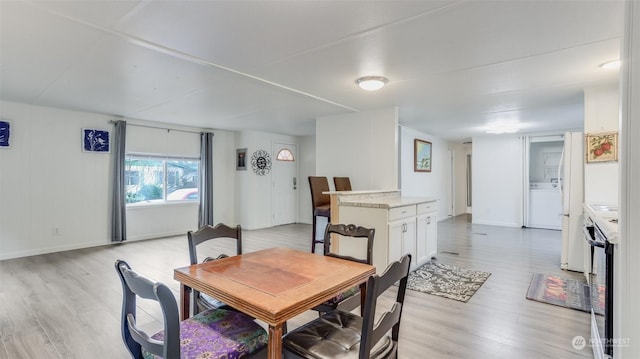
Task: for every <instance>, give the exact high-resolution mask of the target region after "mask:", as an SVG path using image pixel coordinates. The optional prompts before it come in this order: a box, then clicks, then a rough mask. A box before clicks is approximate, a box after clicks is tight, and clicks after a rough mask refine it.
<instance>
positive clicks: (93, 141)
mask: <svg viewBox="0 0 640 359" xmlns="http://www.w3.org/2000/svg"><path fill="white" fill-rule="evenodd" d="M82 151H84V152H102V153H108V152H109V131H107V130H96V129H87V128H83V129H82Z"/></svg>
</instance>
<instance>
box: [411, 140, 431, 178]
mask: <svg viewBox="0 0 640 359" xmlns="http://www.w3.org/2000/svg"><path fill="white" fill-rule="evenodd" d="M413 170H414V171H415V172H431V142H429V141H423V140H419V139H417V138H416V139H415V140H413Z"/></svg>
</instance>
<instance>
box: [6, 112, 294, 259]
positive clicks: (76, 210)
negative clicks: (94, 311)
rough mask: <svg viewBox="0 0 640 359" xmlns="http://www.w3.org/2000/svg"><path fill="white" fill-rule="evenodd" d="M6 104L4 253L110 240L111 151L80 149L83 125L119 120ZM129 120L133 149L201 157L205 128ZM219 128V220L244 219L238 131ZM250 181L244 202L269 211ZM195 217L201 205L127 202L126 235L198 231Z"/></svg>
mask: <svg viewBox="0 0 640 359" xmlns="http://www.w3.org/2000/svg"><path fill="white" fill-rule="evenodd" d="M0 105H1V106H0V110H1V112H0V118H2V120H4V121H10V122H11V124H12V133H11V148H8V149H6V148H3V149H1V150H0V259H7V258H15V257H22V256H29V255H36V254H43V253H50V252H57V251H63V250H70V249H76V248H86V247H92V246H98V245H105V244H109V243H111V242H110V238H111V234H110V213H111V207H110V203H111V199H110V196H109V193H110V188H111V180H110V175H111V172H110V171H111V166H112V164H111V154H104V153H86V152H82V151H81V129H82V128H97V129H112V128H113V125H112V124H111V123H110V121H111V120H116V119H118V118H116V117H113V116H108V115H102V114H95V113H87V112H79V111H71V110H63V109H57V108H51V107H41V106H31V105H27V104H22V103H15V102H6V101H3V102H1V103H0ZM125 120H127V123H128V124H129V125H128V126H127V151H134V152H139V153H155V154H173V155H185V156H195V157H197V156H199V147H200V145H199V134H198V133H190V132H199V131H200V130H201V129H194V128H184V127H177V126H170V125H167V124H159V123H150V122H146V121H139V120H133V119H125ZM136 125H138V126H136ZM140 125H142V126H158V127H169V128H173V129H177V130H179V129H183V130H187V132H182V131H167V130H166V129H156V128H150V127H141V126H140ZM213 132H214V171H213V175H214V194H213V201H214V221H215V222H216V223H217V222H224V223H230V224H236V223H240V220H239V219H238V220H236V218H240V217H236V216H235V211H236V208H235V205H236V202H235V198H236V192H239V193H243V191H242V190H243V189H244V188H245V187H239V186H238V185H236V179H237V177H236V171H235V148H236V147H240V146H236V145H235V140H236V138H235V136H236V133H235V132H228V131H218V130H215V131H213ZM260 136H261V135H256V136H255V137H258V138H259V137H260ZM271 137H273V138H279V136H273V135H269V138H271ZM287 138H289V137H287ZM257 142H259V143H261V142H260V141H257ZM268 143H269V147H267V149H270V148H271V147H270V142H268ZM252 147H253V148H256V146H255V145H253V144H252ZM239 172H240V171H238V173H239ZM247 172H248V171H247ZM252 174H253V173H252ZM254 176H255V175H254ZM255 177H258V176H255ZM249 187H250V188H252V189H254V193H253V194H255V193H257V195H254V196H246V198H247V201H246V203H242V204H241V206H240V208H252V207H253V206H256V205H258V206H259V207H260V208H263V207H264V208H268V210H269V213H270V210H271V207H270V205H271V204H270V203H271V202H270V198H271V197H270V192H268V195H264V196H263V195H262V194H261V193H260V191H258V190H255V187H256V186H255V185H254V184H253V183H250V185H249ZM269 188H270V187H269ZM197 221H198V204H196V203H190V204H186V203H181V204H171V205H162V206H138V207H128V208H127V238H128V240H129V241H134V240H140V239H147V238H157V237H161V236H168V235H179V234H184V233H186V231H187V230H190V229H196V227H197ZM269 224H270V223H269ZM56 228H57V233H56V231H55V229H56Z"/></svg>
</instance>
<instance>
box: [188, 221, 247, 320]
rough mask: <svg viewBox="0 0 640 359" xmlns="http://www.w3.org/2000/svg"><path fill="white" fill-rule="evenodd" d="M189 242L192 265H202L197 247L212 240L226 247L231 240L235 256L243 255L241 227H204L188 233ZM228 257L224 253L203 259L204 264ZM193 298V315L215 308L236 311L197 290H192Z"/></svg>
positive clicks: (218, 225)
mask: <svg viewBox="0 0 640 359" xmlns="http://www.w3.org/2000/svg"><path fill="white" fill-rule="evenodd" d="M187 240H188V243H189V260H190V262H191V264H192V265H193V264H198V263H200V261H199V260H198V251H197V247H198V246H199V245H200V244H202V243H205V242H208V241H212V240H216V242H218V243H220V244H223V243H224V244H225V245H228V244H230V242H229V240H232V241H233V244H234V245H235V248H236V250H235V254H234V255H240V254H242V228H241V227H240V225H237V226H236V227H229V226H227V225H226V224H223V223H218V224H216V225H215V227H214V226H210V225H204V226H202V227H200V228H199V229H198V230H197V231H195V232H193V231H188V232H187ZM228 256H229V255H227V254H224V253H223V254H220V255H218V256H217V257H216V258H213V257H205V258H203V260H202V262H208V261H212V260H216V259H220V258H225V257H228ZM191 298H192V304H191V305H192V307H193V311H192V315H194V314H198V313H200V312H201V311H203V310H209V309H215V308H224V309H231V310H234V309H233V308H231V307H229V306H228V305H226V304H225V303H223V302H221V301H219V300H216V299H214V298H212V297H210V296H208V295H206V294H204V293H200V292H199V291H197V290H192V295H191Z"/></svg>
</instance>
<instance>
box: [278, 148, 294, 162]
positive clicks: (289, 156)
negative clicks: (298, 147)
mask: <svg viewBox="0 0 640 359" xmlns="http://www.w3.org/2000/svg"><path fill="white" fill-rule="evenodd" d="M276 160H277V161H290V162H293V161H294V159H293V153H292V152H291V151H290V150H289V149H288V148H283V149H281V150H280V151H279V152H278V155H277V156H276Z"/></svg>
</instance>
